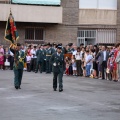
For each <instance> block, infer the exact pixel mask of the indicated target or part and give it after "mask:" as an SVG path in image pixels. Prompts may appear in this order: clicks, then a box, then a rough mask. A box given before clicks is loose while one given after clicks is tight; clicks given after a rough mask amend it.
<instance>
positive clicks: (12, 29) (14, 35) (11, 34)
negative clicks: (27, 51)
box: [4, 10, 19, 47]
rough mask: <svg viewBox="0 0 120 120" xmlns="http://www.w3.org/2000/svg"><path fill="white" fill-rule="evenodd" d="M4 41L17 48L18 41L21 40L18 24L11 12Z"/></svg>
mask: <svg viewBox="0 0 120 120" xmlns="http://www.w3.org/2000/svg"><path fill="white" fill-rule="evenodd" d="M4 39H5V40H7V41H9V42H10V43H11V45H10V46H12V47H15V46H16V45H17V40H18V39H19V36H18V32H17V28H16V24H15V21H14V17H13V15H12V12H11V10H10V15H9V17H8V21H7V24H6V29H5V36H4Z"/></svg>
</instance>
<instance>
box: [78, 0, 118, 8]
mask: <svg viewBox="0 0 120 120" xmlns="http://www.w3.org/2000/svg"><path fill="white" fill-rule="evenodd" d="M79 8H81V9H110V10H117V0H79Z"/></svg>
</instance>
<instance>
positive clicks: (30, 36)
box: [25, 28, 44, 41]
mask: <svg viewBox="0 0 120 120" xmlns="http://www.w3.org/2000/svg"><path fill="white" fill-rule="evenodd" d="M25 40H27V41H43V40H44V30H43V28H26V29H25Z"/></svg>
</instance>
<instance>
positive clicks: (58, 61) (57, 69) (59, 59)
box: [50, 45, 64, 92]
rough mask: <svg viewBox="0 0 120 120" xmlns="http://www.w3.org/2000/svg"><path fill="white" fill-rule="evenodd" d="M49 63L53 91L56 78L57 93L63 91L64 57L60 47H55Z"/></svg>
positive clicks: (55, 88) (55, 87)
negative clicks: (51, 68) (55, 49)
mask: <svg viewBox="0 0 120 120" xmlns="http://www.w3.org/2000/svg"><path fill="white" fill-rule="evenodd" d="M50 63H51V64H52V66H53V90H54V91H56V90H57V77H58V80H59V92H62V91H63V72H64V70H63V68H64V55H63V53H62V46H60V45H58V46H57V52H55V53H54V54H52V56H51V58H50Z"/></svg>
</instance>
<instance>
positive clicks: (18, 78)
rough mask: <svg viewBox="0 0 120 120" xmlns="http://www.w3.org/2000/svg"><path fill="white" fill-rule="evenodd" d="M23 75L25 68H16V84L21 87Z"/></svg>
mask: <svg viewBox="0 0 120 120" xmlns="http://www.w3.org/2000/svg"><path fill="white" fill-rule="evenodd" d="M22 76H23V69H16V68H14V85H15V86H17V87H20V85H21V81H22Z"/></svg>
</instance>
